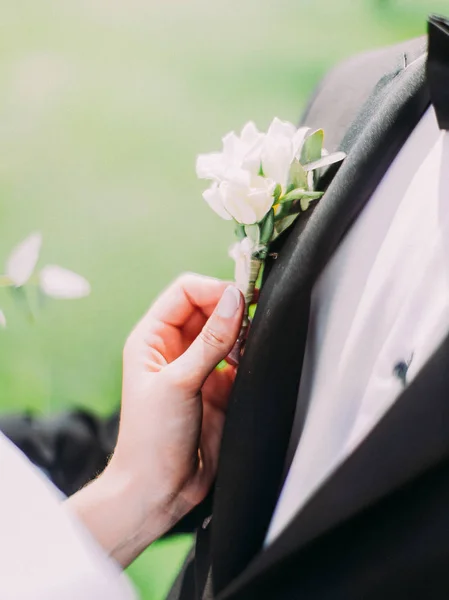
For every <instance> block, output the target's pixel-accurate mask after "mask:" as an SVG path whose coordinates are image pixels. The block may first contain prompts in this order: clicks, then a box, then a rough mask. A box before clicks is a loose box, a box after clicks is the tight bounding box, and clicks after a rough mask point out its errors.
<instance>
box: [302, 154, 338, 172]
mask: <svg viewBox="0 0 449 600" xmlns="http://www.w3.org/2000/svg"><path fill="white" fill-rule="evenodd" d="M345 158H346V154H345V153H344V152H334V153H333V154H328V155H327V156H323V158H319V159H318V160H315V161H313V162H311V163H309V164H308V165H304V170H305V171H314V170H315V169H321V168H323V167H328V166H329V165H333V164H334V163H338V162H341V161H342V160H344V159H345Z"/></svg>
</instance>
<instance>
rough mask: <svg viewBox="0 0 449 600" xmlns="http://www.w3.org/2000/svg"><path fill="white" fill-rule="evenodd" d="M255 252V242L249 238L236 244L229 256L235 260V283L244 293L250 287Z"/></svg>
mask: <svg viewBox="0 0 449 600" xmlns="http://www.w3.org/2000/svg"><path fill="white" fill-rule="evenodd" d="M253 250H254V242H253V241H252V240H251V239H250V238H248V237H245V238H243V240H241V241H240V242H236V243H235V244H233V245H232V246H231V248H230V249H229V256H230V257H231V258H233V259H234V260H235V274H234V277H235V283H236V284H237V287H238V288H239V289H240V290H241V291H242V292H245V290H246V288H247V286H248V281H249V275H250V266H251V255H252V252H253Z"/></svg>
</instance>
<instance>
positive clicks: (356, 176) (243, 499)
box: [212, 58, 429, 593]
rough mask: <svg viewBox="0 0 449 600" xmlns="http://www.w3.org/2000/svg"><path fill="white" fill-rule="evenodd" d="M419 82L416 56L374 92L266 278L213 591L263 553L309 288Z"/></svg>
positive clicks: (242, 374)
mask: <svg viewBox="0 0 449 600" xmlns="http://www.w3.org/2000/svg"><path fill="white" fill-rule="evenodd" d="M423 82H424V58H421V59H419V60H418V61H416V62H415V63H413V64H412V65H410V66H409V67H408V68H407V69H405V70H404V71H402V72H401V73H400V74H399V75H397V77H395V78H394V79H393V81H389V82H388V83H389V84H390V85H389V87H390V88H391V89H390V93H389V94H388V95H387V96H386V97H384V96H382V94H380V95H379V90H377V93H378V105H377V106H376V108H377V111H376V112H375V113H374V114H373V115H372V118H371V121H370V122H369V124H368V125H367V126H366V127H365V128H364V129H363V130H360V136H359V137H358V138H357V139H356V140H355V141H354V142H353V143H354V146H353V149H352V151H351V152H350V154H349V156H348V158H347V159H346V161H345V163H344V164H343V166H342V167H341V169H340V171H339V173H338V174H337V176H336V177H335V179H334V180H333V181H332V183H331V184H330V186H329V188H328V190H327V193H326V195H325V196H324V197H323V199H322V200H321V201H320V203H319V204H318V206H317V208H316V209H315V211H314V212H313V214H312V216H311V217H310V218H309V220H308V221H307V222H306V221H299V222H298V223H297V225H296V226H295V228H294V230H293V232H292V234H291V235H290V236H289V238H288V240H287V242H286V244H285V247H284V248H283V251H282V253H281V255H280V257H279V259H278V261H276V264H275V265H274V267H273V269H272V272H271V273H270V276H269V278H268V280H267V281H266V284H265V286H264V289H263V292H262V294H261V298H260V302H259V307H258V310H257V313H256V318H255V320H254V323H253V331H252V334H251V336H250V339H249V340H248V344H247V347H246V351H245V356H244V359H243V361H242V363H241V365H240V369H239V373H238V377H237V380H236V383H235V387H234V390H233V394H232V398H231V402H230V407H229V412H228V418H227V422H226V428H225V433H224V439H223V445H222V451H221V460H220V465H219V471H218V477H217V484H216V493H215V501H214V520H213V525H212V567H213V580H214V590H215V593H218V592H220V591H222V590H223V589H224V588H225V587H226V586H227V585H228V584H229V582H231V581H232V580H233V579H234V578H236V577H237V576H238V575H239V574H240V573H241V572H242V571H243V570H244V568H245V567H246V566H247V565H248V563H249V562H250V561H251V559H252V558H253V557H254V555H255V554H256V553H257V552H258V550H259V549H260V548H261V546H262V544H263V540H264V537H265V534H266V530H267V527H268V525H269V521H270V518H271V515H272V512H273V510H274V507H275V504H276V500H277V496H278V492H279V486H280V484H281V477H282V471H283V465H284V460H285V454H286V450H287V446H288V442H289V436H290V432H291V426H292V422H293V416H294V412H295V409H296V400H297V392H298V386H299V379H300V374H301V369H302V361H303V356H304V348H305V343H306V337H307V326H308V317H309V305H310V293H311V289H312V285H313V283H314V281H315V279H316V277H317V275H318V274H319V273H320V271H321V270H322V268H323V266H324V265H325V264H326V262H327V260H328V259H329V257H330V256H331V255H332V253H333V252H334V251H335V249H336V247H337V246H338V244H339V242H340V241H341V239H342V237H343V236H344V234H345V233H346V231H347V229H348V228H349V227H350V225H351V223H352V222H353V220H354V219H355V218H356V217H357V215H358V213H359V212H360V210H361V209H362V208H363V206H364V205H365V203H366V202H367V201H368V199H369V198H370V196H371V194H372V192H373V191H374V190H375V189H376V187H377V185H378V183H379V182H380V180H381V179H382V177H383V175H384V174H385V172H386V171H387V169H388V167H389V165H390V164H391V162H392V161H393V159H394V158H395V156H396V154H397V153H398V151H399V150H400V148H401V147H402V145H403V143H404V142H405V140H406V139H407V137H408V136H409V134H410V133H411V131H412V130H413V129H414V127H415V125H416V124H417V122H418V121H419V119H420V117H421V116H422V114H423V112H424V110H425V108H426V107H427V105H428V102H429V100H428V93H427V89H426V88H425V86H424V83H423ZM370 110H371V109H370ZM370 117H371V114H368V115H367V118H368V119H369V118H370ZM299 409H300V410H301V407H299ZM303 412H304V414H305V413H306V407H303ZM281 537H282V536H281ZM289 547H290V544H287V546H286V548H287V551H288V549H289ZM277 557H278V554H277V553H276V552H273V550H272V548H271V547H270V548H269V549H268V551H267V552H264V553H262V554H261V555H260V556H259V559H256V560H255V563H254V564H255V565H256V567H251V568H250V570H249V575H247V573H245V572H244V573H243V574H242V576H241V577H242V578H243V580H244V579H245V577H247V576H253V575H254V574H256V573H257V572H258V567H257V564H258V560H260V559H262V563H261V567H262V566H263V565H266V564H270V561H276V560H277ZM239 579H240V578H239ZM232 588H234V585H233V586H232Z"/></svg>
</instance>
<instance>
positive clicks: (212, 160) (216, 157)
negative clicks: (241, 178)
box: [196, 152, 224, 179]
mask: <svg viewBox="0 0 449 600" xmlns="http://www.w3.org/2000/svg"><path fill="white" fill-rule="evenodd" d="M223 170H224V159H223V154H222V153H221V152H211V153H210V154H200V155H199V156H198V157H197V159H196V175H197V177H198V178H199V179H220V177H221V175H222V174H223Z"/></svg>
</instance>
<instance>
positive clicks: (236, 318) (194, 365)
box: [170, 285, 244, 393]
mask: <svg viewBox="0 0 449 600" xmlns="http://www.w3.org/2000/svg"><path fill="white" fill-rule="evenodd" d="M243 309H244V301H243V296H242V294H241V292H240V291H239V290H238V289H237V288H236V287H235V286H233V285H230V286H228V287H227V288H226V289H225V291H224V293H223V296H222V297H221V299H220V301H219V302H218V304H217V306H216V307H215V310H214V312H213V313H212V315H211V316H210V317H209V319H208V321H207V323H206V324H205V325H204V327H203V329H202V331H201V333H200V334H199V336H198V337H197V338H196V339H195V340H194V341H193V342H192V344H191V345H190V346H189V348H188V349H187V350H186V351H185V352H184V354H182V355H181V356H180V357H179V358H178V359H176V360H175V361H174V362H172V363H171V365H170V368H171V371H172V375H173V376H174V377H175V378H176V379H177V380H178V382H180V383H181V384H182V385H184V386H185V387H186V388H187V389H189V391H190V392H195V393H196V392H197V391H199V390H200V389H201V387H202V386H203V384H204V382H205V381H206V379H207V378H208V376H209V375H210V374H211V373H212V371H213V370H214V369H215V367H216V366H217V365H218V363H219V362H220V361H221V360H223V359H224V358H226V356H227V355H228V354H229V352H230V351H231V350H232V347H233V346H234V344H235V342H236V340H237V337H238V334H239V331H240V326H241V324H242V317H243Z"/></svg>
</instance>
